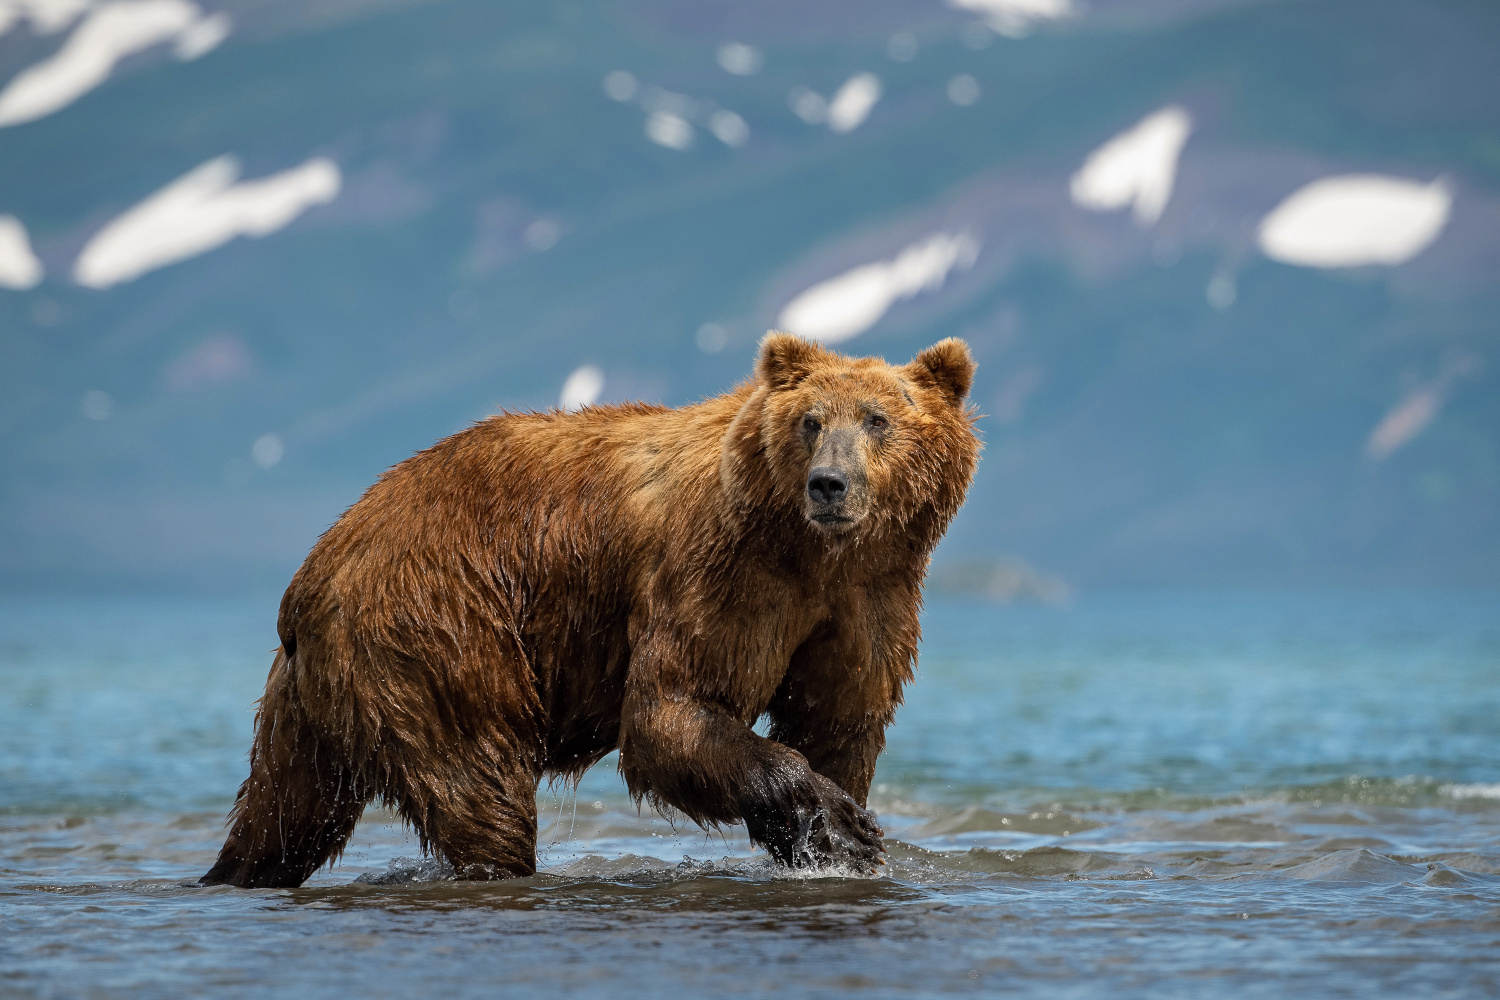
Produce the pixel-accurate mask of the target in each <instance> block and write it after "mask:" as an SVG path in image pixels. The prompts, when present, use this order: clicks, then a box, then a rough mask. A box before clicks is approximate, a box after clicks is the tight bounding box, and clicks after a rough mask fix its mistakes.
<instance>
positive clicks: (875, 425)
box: [870, 414, 889, 431]
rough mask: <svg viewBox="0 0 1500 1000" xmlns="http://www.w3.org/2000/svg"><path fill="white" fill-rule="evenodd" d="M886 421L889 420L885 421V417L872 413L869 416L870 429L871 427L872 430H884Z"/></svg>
mask: <svg viewBox="0 0 1500 1000" xmlns="http://www.w3.org/2000/svg"><path fill="white" fill-rule="evenodd" d="M888 422H889V421H887V420H886V419H885V417H882V416H877V415H873V414H872V415H871V417H870V429H871V430H872V431H881V430H885V427H886V424H887V423H888Z"/></svg>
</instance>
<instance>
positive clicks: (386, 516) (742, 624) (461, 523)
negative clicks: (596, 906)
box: [202, 334, 979, 886]
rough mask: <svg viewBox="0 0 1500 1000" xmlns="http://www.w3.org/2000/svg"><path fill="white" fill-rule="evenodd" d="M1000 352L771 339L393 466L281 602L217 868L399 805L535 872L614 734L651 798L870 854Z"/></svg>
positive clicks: (468, 844) (284, 875) (833, 852)
mask: <svg viewBox="0 0 1500 1000" xmlns="http://www.w3.org/2000/svg"><path fill="white" fill-rule="evenodd" d="M972 369H973V362H972V360H971V359H970V357H969V353H968V349H967V347H965V346H964V344H963V343H962V342H961V341H956V340H948V341H943V342H942V343H939V344H937V345H935V346H933V347H931V348H928V349H927V350H926V351H924V352H922V354H920V355H918V357H917V358H916V359H915V360H913V361H912V362H911V363H910V364H908V365H905V366H900V367H895V366H890V365H887V364H886V363H885V362H884V361H881V360H879V359H869V358H864V359H853V358H847V357H844V356H841V355H838V354H834V353H832V352H830V351H827V350H825V349H823V348H821V347H818V346H815V345H812V344H809V343H807V342H805V341H802V340H799V339H797V338H795V337H791V336H789V335H785V334H771V335H768V336H767V338H766V340H765V341H764V342H763V345H762V349H761V354H760V358H759V361H758V363H757V371H756V374H755V377H754V378H753V379H752V380H750V381H749V382H746V383H744V384H742V385H740V386H739V387H737V388H736V389H734V390H733V391H732V392H730V393H728V394H726V395H724V396H720V397H717V398H715V399H710V400H708V401H706V402H703V403H700V404H698V405H696V406H689V407H684V408H682V409H675V410H674V409H667V408H663V407H654V406H645V405H639V404H627V405H623V406H600V407H590V408H587V409H584V410H583V411H581V412H577V413H558V412H551V413H530V414H502V415H499V416H496V417H492V418H490V419H488V420H485V421H483V422H481V423H479V424H477V425H475V426H474V427H471V428H469V429H468V430H465V431H462V432H460V433H458V434H455V435H453V436H452V437H449V438H446V439H445V440H443V441H441V442H439V443H438V444H436V445H435V446H433V447H432V448H429V449H427V450H426V451H423V452H421V453H419V454H417V455H415V456H413V457H412V458H410V459H408V460H407V461H405V462H402V463H401V464H399V465H397V466H395V467H394V468H392V469H391V470H389V471H388V472H387V473H386V474H385V475H384V476H382V477H381V479H380V480H379V481H378V482H376V484H375V485H374V486H372V487H371V488H370V489H369V491H368V492H366V493H365V495H364V496H363V497H362V498H361V499H360V500H359V502H358V503H356V504H355V505H354V506H353V507H352V508H350V509H349V511H348V512H346V513H345V514H344V516H343V517H342V518H340V519H339V521H338V522H337V523H336V524H335V525H334V526H333V527H332V528H331V529H330V530H329V531H328V532H327V534H325V535H324V536H323V538H322V539H321V540H320V541H319V542H318V543H317V545H316V546H315V547H314V548H313V550H312V552H311V554H310V555H309V556H308V558H307V560H306V562H305V563H304V564H303V566H302V568H301V569H300V570H299V571H298V572H297V574H296V576H295V577H294V578H293V580H292V582H291V585H290V586H289V587H288V589H287V591H286V595H285V597H284V598H283V599H282V602H281V611H280V616H279V618H278V621H277V631H278V634H279V636H280V638H281V648H280V649H279V650H278V651H277V654H276V658H275V662H274V663H273V665H272V667H271V673H270V677H269V680H268V681H267V684H266V692H265V696H264V697H263V698H262V699H261V702H260V708H259V711H258V712H257V715H256V723H255V739H254V745H253V746H252V748H251V752H250V777H249V778H248V779H247V780H246V781H245V783H244V785H243V786H242V787H241V788H240V791H239V795H238V797H237V799H236V801H235V805H234V809H233V811H232V812H231V814H230V823H231V826H232V828H231V831H230V833H229V836H228V839H227V840H226V842H225V844H224V847H223V850H222V851H221V853H220V856H219V859H218V861H217V863H216V864H215V865H214V866H213V868H212V869H211V870H210V871H209V872H208V873H207V874H206V875H204V876H203V880H202V881H203V882H204V883H205V884H218V883H229V884H233V885H238V886H294V885H299V884H301V883H302V882H303V881H304V880H305V879H307V878H308V876H310V875H311V874H312V873H313V872H315V871H316V870H317V869H318V868H319V867H320V866H321V865H323V864H324V863H326V862H329V861H330V860H331V859H333V858H336V857H337V856H338V854H339V853H340V852H341V851H342V849H343V847H344V844H345V843H346V842H347V840H348V838H349V835H350V833H351V832H352V831H353V828H354V825H355V823H356V822H357V821H358V819H359V816H360V813H361V812H362V810H363V809H364V807H365V805H366V804H367V803H368V802H370V801H371V800H373V799H375V798H379V799H381V800H382V801H384V802H386V803H388V804H390V805H392V806H393V807H394V808H395V809H397V810H398V811H399V813H400V815H401V816H402V818H403V819H404V820H405V821H407V822H409V823H410V824H411V825H412V826H413V827H414V828H415V829H416V830H417V832H418V834H419V836H420V838H421V842H422V846H423V849H424V850H428V849H431V850H435V851H436V852H438V853H440V854H441V855H442V856H444V857H446V858H447V860H448V861H449V862H450V863H451V864H452V865H453V866H454V868H455V869H456V871H457V873H458V874H459V875H460V876H461V877H469V878H503V877H509V876H520V875H528V874H531V873H533V872H534V871H535V870H536V836H537V815H536V788H537V784H538V781H539V780H540V779H541V778H542V777H544V776H546V775H562V776H577V775H580V774H581V773H582V772H583V771H584V770H586V769H587V768H588V767H589V766H590V765H591V764H593V763H594V762H595V761H597V760H599V759H600V758H601V757H603V756H605V755H606V754H608V753H609V752H610V751H612V750H614V749H616V748H618V749H619V750H620V770H621V772H622V773H623V774H624V776H625V779H626V781H627V783H628V785H629V788H630V791H631V793H632V794H633V795H634V796H635V797H636V798H637V799H638V800H640V799H646V800H648V801H650V802H651V803H652V804H654V805H657V806H659V807H670V808H672V809H676V810H678V811H680V812H681V813H683V814H686V815H687V816H688V817H690V818H692V819H693V820H695V821H697V822H699V823H703V824H715V823H732V822H736V821H740V820H744V821H745V822H746V823H747V825H748V827H749V832H750V835H751V837H752V838H753V839H755V840H756V841H757V842H759V843H761V844H764V845H765V846H766V847H767V848H768V849H770V851H771V853H772V854H773V855H774V856H775V857H777V858H778V859H779V860H781V861H783V862H784V863H787V864H806V863H820V862H826V861H843V862H847V863H850V864H853V865H854V866H855V867H859V868H862V869H864V870H870V869H871V868H872V866H873V864H875V863H879V861H880V851H881V847H880V841H879V837H880V831H879V828H878V827H877V826H876V825H875V822H874V818H873V815H872V814H870V813H868V812H866V811H865V810H864V808H863V807H864V805H865V801H866V796H867V794H868V792H869V787H870V780H871V777H872V775H873V773H874V769H875V758H876V756H877V755H878V754H879V753H880V750H881V748H882V747H883V746H884V742H885V728H886V726H887V725H888V724H889V723H890V722H891V720H892V718H893V716H894V713H895V709H896V706H897V705H898V704H899V703H900V701H901V692H902V686H903V685H904V684H906V683H907V682H908V681H909V680H910V679H911V677H912V671H913V668H914V665H915V659H916V653H917V639H918V621H917V616H918V610H919V608H920V602H921V594H920V590H921V584H922V580H923V576H924V573H925V570H926V566H927V560H928V556H929V554H930V553H931V551H932V549H933V547H934V546H935V545H936V544H937V542H938V539H939V538H940V537H941V536H942V534H943V531H944V530H945V529H946V527H947V525H948V522H949V520H950V519H951V518H952V517H953V515H954V514H955V513H956V512H957V510H958V508H959V505H960V504H961V503H962V502H963V498H964V494H965V491H966V490H967V488H968V485H969V481H970V478H971V477H972V475H973V471H974V466H975V462H976V461H977V457H978V450H979V445H978V441H977V439H976V437H975V435H974V432H973V426H972V417H971V415H970V414H969V412H968V411H967V410H966V404H965V397H966V395H967V391H968V387H969V381H970V378H971V374H972ZM871 414H877V415H878V416H879V418H880V419H883V420H884V421H885V422H886V423H885V426H883V427H880V426H877V425H878V424H879V420H877V419H876V418H875V417H872V416H871ZM810 421H811V422H810ZM814 424H816V427H814ZM829 456H832V457H831V458H830V457H829ZM818 461H825V462H838V463H842V465H841V466H840V467H843V466H848V467H849V468H850V469H851V470H852V471H851V473H850V478H851V485H850V490H849V496H848V497H847V498H845V500H844V501H843V502H842V503H841V504H840V505H839V506H837V509H836V510H835V511H834V514H835V515H837V516H838V517H843V516H845V515H847V520H846V521H838V522H837V523H833V524H831V525H823V524H819V523H816V522H814V521H813V520H810V518H811V517H812V516H813V515H814V514H816V513H818V510H820V509H821V508H818V505H817V504H815V503H814V502H813V501H811V500H809V498H808V485H807V483H808V474H809V469H810V468H811V467H812V466H813V465H814V464H815V463H816V462H818ZM830 509H833V508H830ZM830 516H834V515H830ZM762 714H765V715H768V716H769V718H770V721H771V729H770V734H771V738H770V739H766V738H763V737H761V736H759V735H757V734H755V733H754V732H753V731H752V729H751V726H752V724H753V723H754V722H755V721H756V719H757V718H758V717H760V716H761V715H762Z"/></svg>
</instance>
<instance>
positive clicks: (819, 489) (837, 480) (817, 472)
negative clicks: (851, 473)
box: [807, 465, 849, 503]
mask: <svg viewBox="0 0 1500 1000" xmlns="http://www.w3.org/2000/svg"><path fill="white" fill-rule="evenodd" d="M848 492H849V479H848V477H846V476H845V475H844V473H843V472H842V471H841V470H839V469H835V468H834V467H833V466H831V465H820V466H818V467H817V468H816V469H814V470H812V472H810V473H808V476H807V495H808V496H810V497H812V498H813V501H814V502H816V503H838V502H839V501H840V500H842V499H844V494H845V493H848Z"/></svg>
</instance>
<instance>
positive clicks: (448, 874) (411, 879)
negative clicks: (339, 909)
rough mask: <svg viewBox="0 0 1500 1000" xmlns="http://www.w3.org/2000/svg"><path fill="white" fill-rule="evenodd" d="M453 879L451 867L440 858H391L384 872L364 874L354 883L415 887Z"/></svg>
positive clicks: (453, 873) (453, 874)
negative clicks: (423, 883) (425, 883)
mask: <svg viewBox="0 0 1500 1000" xmlns="http://www.w3.org/2000/svg"><path fill="white" fill-rule="evenodd" d="M454 877H455V872H454V871H453V866H452V865H450V864H449V863H448V862H447V861H445V860H444V859H442V858H393V859H391V860H390V861H389V862H387V863H386V868H385V871H384V872H379V873H376V872H366V873H365V874H363V875H361V876H359V877H358V878H356V879H355V880H354V881H355V883H356V884H359V885H415V884H418V883H421V882H448V881H452V880H453V878H454Z"/></svg>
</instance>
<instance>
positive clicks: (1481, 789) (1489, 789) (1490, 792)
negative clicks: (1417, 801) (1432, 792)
mask: <svg viewBox="0 0 1500 1000" xmlns="http://www.w3.org/2000/svg"><path fill="white" fill-rule="evenodd" d="M1438 791H1440V792H1442V793H1443V794H1444V795H1446V796H1448V797H1449V798H1454V799H1500V783H1497V784H1493V785H1444V786H1443V787H1442V788H1440V789H1438Z"/></svg>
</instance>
